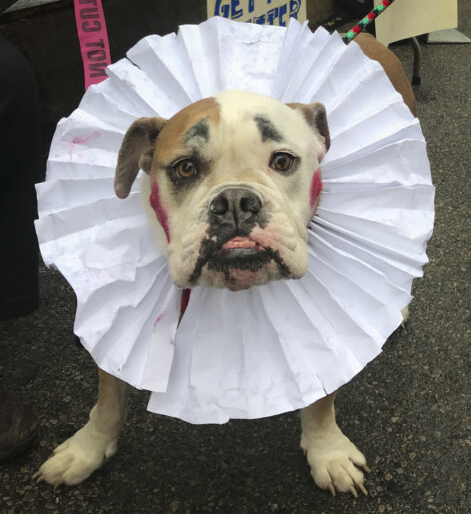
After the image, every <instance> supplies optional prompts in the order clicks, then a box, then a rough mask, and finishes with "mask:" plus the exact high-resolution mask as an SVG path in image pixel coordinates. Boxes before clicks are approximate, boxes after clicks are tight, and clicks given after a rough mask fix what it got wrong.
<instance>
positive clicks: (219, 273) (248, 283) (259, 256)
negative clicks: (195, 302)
mask: <svg viewBox="0 0 471 514" xmlns="http://www.w3.org/2000/svg"><path fill="white" fill-rule="evenodd" d="M301 260H302V259H301ZM300 264H301V262H300V261H299V260H298V261H297V262H296V265H295V266H293V267H292V268H291V267H289V266H287V265H286V264H285V263H284V262H283V261H282V260H281V259H280V257H279V255H278V253H277V252H274V251H273V250H271V249H259V248H245V249H242V248H241V249H222V250H220V251H218V252H216V253H215V254H214V255H213V256H211V258H209V259H208V260H207V261H206V262H205V263H204V265H203V266H200V267H199V268H198V270H197V271H195V270H193V271H192V272H191V273H178V272H177V270H174V271H175V272H174V273H172V278H173V279H174V282H175V284H176V285H178V286H179V287H184V288H191V287H195V286H205V287H212V288H219V289H221V288H223V289H229V290H230V291H242V290H244V289H249V288H250V287H254V286H262V285H265V284H267V283H268V282H273V281H276V280H282V279H297V278H301V277H302V276H303V275H304V273H305V272H306V269H307V264H306V266H304V265H302V264H301V265H300ZM184 276H187V277H188V278H187V279H184V280H182V278H183V277H184Z"/></svg>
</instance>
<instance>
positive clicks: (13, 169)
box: [0, 36, 40, 320]
mask: <svg viewBox="0 0 471 514" xmlns="http://www.w3.org/2000/svg"><path fill="white" fill-rule="evenodd" d="M39 133H40V132H39V115H38V93H37V84H36V80H35V77H34V74H33V71H32V69H31V67H30V65H29V63H28V61H27V60H26V58H25V57H24V56H23V54H22V53H21V52H20V51H19V50H17V49H16V48H15V47H14V46H13V45H11V44H10V43H9V42H7V41H6V40H5V39H2V38H1V36H0V320H4V319H12V318H17V317H21V316H25V315H27V314H29V313H31V312H33V311H34V310H36V309H37V308H38V304H39V294H38V259H39V252H38V243H37V239H36V233H35V230H34V223H33V222H34V219H35V218H36V217H37V204H36V192H35V189H34V184H35V182H37V180H38V179H39V176H38V175H39Z"/></svg>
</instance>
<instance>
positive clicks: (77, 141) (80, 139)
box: [71, 130, 100, 145]
mask: <svg viewBox="0 0 471 514" xmlns="http://www.w3.org/2000/svg"><path fill="white" fill-rule="evenodd" d="M98 137H100V132H98V130H95V131H94V132H93V133H92V134H90V135H86V136H75V137H74V139H72V141H71V143H72V144H74V145H84V144H86V143H88V142H89V141H91V140H92V139H97V138H98Z"/></svg>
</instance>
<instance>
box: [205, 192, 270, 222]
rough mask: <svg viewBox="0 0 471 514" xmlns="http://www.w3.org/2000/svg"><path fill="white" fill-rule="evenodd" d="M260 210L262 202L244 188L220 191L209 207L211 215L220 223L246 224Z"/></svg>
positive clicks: (253, 193)
mask: <svg viewBox="0 0 471 514" xmlns="http://www.w3.org/2000/svg"><path fill="white" fill-rule="evenodd" d="M261 208H262V200H261V198H260V197H259V196H258V195H257V193H255V192H254V191H252V190H250V189H248V188H245V187H230V188H227V189H224V190H223V191H221V192H220V193H219V194H218V195H217V196H216V198H214V199H213V201H212V202H211V204H210V205H209V210H210V211H211V214H213V215H215V216H216V218H217V219H218V221H220V222H224V221H227V222H235V223H236V224H238V222H242V223H243V222H246V221H249V220H251V219H253V218H254V216H255V215H256V214H257V213H258V212H260V209H261Z"/></svg>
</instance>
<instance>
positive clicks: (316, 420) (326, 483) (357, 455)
mask: <svg viewBox="0 0 471 514" xmlns="http://www.w3.org/2000/svg"><path fill="white" fill-rule="evenodd" d="M335 394H336V393H332V394H329V395H328V396H326V397H325V398H322V399H321V400H318V401H317V402H316V403H314V404H312V405H310V406H309V407H306V408H304V409H302V410H301V428H302V435H301V448H302V449H303V450H304V452H305V453H306V456H307V460H308V462H309V465H310V466H311V474H312V476H313V478H314V481H315V482H316V484H317V485H318V486H319V487H321V488H322V489H329V490H330V492H331V493H332V494H333V495H335V492H336V491H339V492H351V493H352V494H353V495H354V496H357V489H359V490H360V491H362V492H363V493H365V494H366V490H365V488H364V486H363V482H364V476H363V473H362V472H361V471H360V469H359V468H362V469H363V470H365V471H369V469H368V467H367V465H366V460H365V457H364V456H363V454H362V453H361V452H360V451H359V450H358V449H357V448H356V446H355V445H354V444H353V443H352V442H351V441H350V439H348V437H346V436H345V435H344V434H343V433H342V431H341V430H340V428H339V427H338V425H337V422H336V421H335V408H334V399H335Z"/></svg>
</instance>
